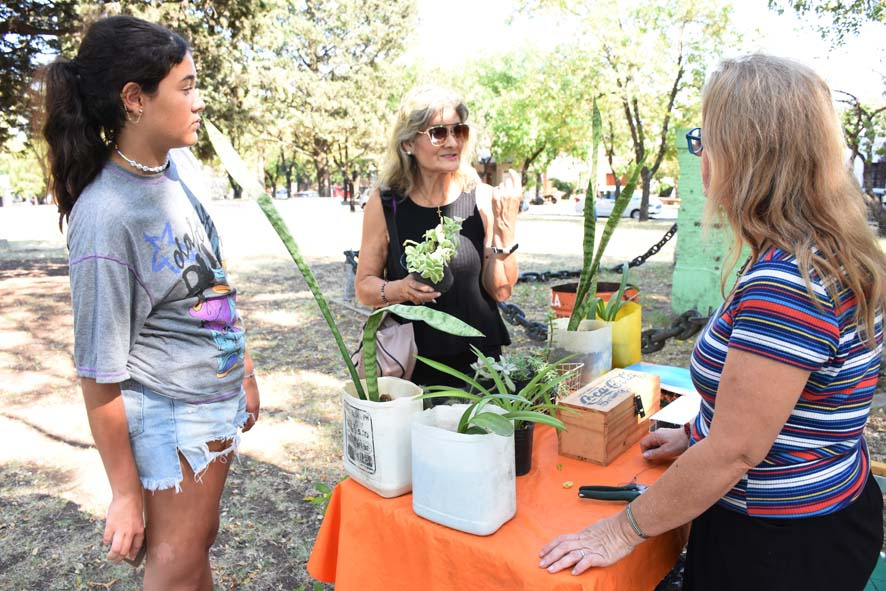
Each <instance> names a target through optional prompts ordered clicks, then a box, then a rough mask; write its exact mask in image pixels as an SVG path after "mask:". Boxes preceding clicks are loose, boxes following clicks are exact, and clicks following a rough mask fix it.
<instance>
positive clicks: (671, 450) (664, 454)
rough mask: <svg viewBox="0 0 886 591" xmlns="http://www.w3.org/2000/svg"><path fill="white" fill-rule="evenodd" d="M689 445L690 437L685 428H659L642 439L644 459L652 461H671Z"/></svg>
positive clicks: (641, 446) (641, 447)
mask: <svg viewBox="0 0 886 591" xmlns="http://www.w3.org/2000/svg"><path fill="white" fill-rule="evenodd" d="M688 447H689V437H687V436H686V432H685V431H683V429H657V430H655V431H653V432H652V433H650V434H649V435H647V436H646V437H644V438H643V439H641V440H640V449H641V450H643V459H644V460H649V461H650V462H669V461H671V460H673V459H676V458H677V457H678V456H679V455H680V454H682V453H683V452H684V451H686V449H687V448H688Z"/></svg>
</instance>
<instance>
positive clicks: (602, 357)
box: [551, 318, 612, 386]
mask: <svg viewBox="0 0 886 591" xmlns="http://www.w3.org/2000/svg"><path fill="white" fill-rule="evenodd" d="M553 326H554V334H553V335H552V338H551V358H552V359H562V358H563V357H566V356H567V355H575V356H574V357H573V358H572V359H570V360H569V361H570V362H571V363H584V367H583V368H582V371H581V385H582V386H583V385H585V384H589V383H591V382H592V381H594V380H596V379H597V378H599V377H600V376H602V375H603V374H605V373H606V372H608V371H609V370H611V369H612V324H611V323H609V322H603V321H602V320H582V321H581V323H579V325H578V330H574V331H569V330H566V327H568V326H569V319H568V318H557V319H556V320H554V325H553Z"/></svg>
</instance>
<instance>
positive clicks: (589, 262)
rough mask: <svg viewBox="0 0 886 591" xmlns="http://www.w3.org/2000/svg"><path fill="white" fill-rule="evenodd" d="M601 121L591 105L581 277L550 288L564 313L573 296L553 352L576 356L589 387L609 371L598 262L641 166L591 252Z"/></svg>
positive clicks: (631, 173) (608, 332) (557, 324)
mask: <svg viewBox="0 0 886 591" xmlns="http://www.w3.org/2000/svg"><path fill="white" fill-rule="evenodd" d="M602 129H603V124H602V117H601V116H600V110H599V109H598V108H597V102H596V101H594V105H593V116H592V150H591V176H590V180H589V181H588V188H587V193H586V194H587V197H586V199H585V204H584V240H583V249H582V251H583V261H582V268H581V277H580V278H579V281H578V284H574V283H573V284H567V285H555V286H554V287H553V288H552V296H551V297H552V304H557V307H558V308H560V310H564V309H565V306H563V302H564V301H566V300H567V299H568V298H567V295H566V294H567V293H568V292H574V294H575V295H574V303H573V304H572V309H571V312H570V313H569V317H568V319H567V318H557V319H556V320H554V322H553V331H552V332H553V334H552V337H551V338H552V348H553V350H554V353H555V354H556V355H560V356H563V355H568V354H575V355H576V356H577V359H576V360H577V361H580V362H582V363H584V368H583V370H582V378H581V381H582V383H583V384H584V383H588V382H590V381H591V380H593V379H594V378H596V377H598V376H600V375H603V374H604V373H606V372H607V371H609V370H610V369H611V368H612V328H611V326H610V325H608V324H607V323H605V322H601V321H598V320H596V304H595V298H596V296H597V280H598V277H597V275H598V272H599V270H600V261H601V259H602V258H603V253H604V252H605V250H606V246H607V245H608V244H609V240H610V238H612V234H613V233H614V232H615V228H616V226H617V225H618V223H619V222H620V221H621V216H622V214H623V213H624V210H625V208H626V207H627V205H628V202H629V201H630V200H631V195H632V194H633V192H634V188H635V187H636V186H637V181H638V179H639V176H640V169H641V167H642V164H643V163H642V162H639V163H636V164H634V165H633V166H631V167H630V169H629V170H628V173H627V183H626V184H625V187H624V189H623V190H622V191H621V193H620V194H619V196H618V198H616V200H615V204H614V206H613V208H612V212H611V213H610V215H609V218H608V219H607V221H606V226H605V227H604V229H603V234H602V236H601V237H600V242H599V244H598V245H597V248H596V250H595V249H594V241H595V238H596V230H597V215H596V212H595V210H594V198H593V196H594V195H596V182H597V153H598V152H599V149H600V142H601V138H602Z"/></svg>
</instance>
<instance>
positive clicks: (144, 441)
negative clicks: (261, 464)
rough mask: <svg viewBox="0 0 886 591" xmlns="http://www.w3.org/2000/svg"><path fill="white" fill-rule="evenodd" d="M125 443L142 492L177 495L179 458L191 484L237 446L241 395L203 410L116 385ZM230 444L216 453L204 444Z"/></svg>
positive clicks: (241, 420) (128, 384) (203, 406)
mask: <svg viewBox="0 0 886 591" xmlns="http://www.w3.org/2000/svg"><path fill="white" fill-rule="evenodd" d="M120 391H121V392H122V394H123V406H124V407H125V409H126V422H127V423H128V424H129V441H130V442H131V444H132V453H133V455H134V456H135V465H136V468H138V475H139V478H141V482H142V486H143V487H144V488H145V490H150V491H154V490H164V489H168V488H173V487H175V490H176V492H179V491H180V490H181V481H182V479H183V478H184V476H183V474H182V469H181V464H180V463H179V454H181V455H182V456H183V457H184V458H185V460H186V461H187V462H188V465H190V467H191V470H192V471H193V472H194V477H195V480H197V481H199V480H200V474H201V473H202V472H203V471H204V470H205V469H206V467H207V466H208V465H209V464H210V462H212V461H213V460H215V459H218V460H219V461H227V457H228V456H229V455H230V454H232V453H236V451H237V447H238V446H239V444H240V433H239V428H240V427H242V426H243V425H244V424H245V423H246V419H247V416H248V415H247V413H246V394H245V393H244V392H243V391H241V392H240V395H239V396H233V397H231V398H228V399H227V400H222V401H219V402H210V403H207V404H191V403H188V402H182V401H181V400H173V399H172V398H168V397H166V396H161V395H160V394H158V393H157V392H155V391H153V390H151V389H150V388H148V387H146V386H143V385H142V384H139V383H138V382H136V381H134V380H127V381H125V382H123V383H121V384H120ZM219 440H230V445H228V446H227V447H226V448H225V449H223V450H222V451H211V450H210V449H209V446H208V445H207V443H209V442H211V441H219Z"/></svg>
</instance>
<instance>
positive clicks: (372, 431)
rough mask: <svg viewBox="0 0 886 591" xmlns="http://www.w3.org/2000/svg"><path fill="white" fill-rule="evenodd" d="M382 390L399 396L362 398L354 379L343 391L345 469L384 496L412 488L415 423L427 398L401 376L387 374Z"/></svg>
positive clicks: (357, 479)
mask: <svg viewBox="0 0 886 591" xmlns="http://www.w3.org/2000/svg"><path fill="white" fill-rule="evenodd" d="M362 382H363V387H364V388H365V387H366V381H365V380H362ZM378 391H379V394H382V395H384V394H387V395H388V396H390V397H391V398H392V399H393V400H391V401H389V402H370V401H369V400H360V399H359V398H357V395H356V390H355V389H354V384H353V383H351V382H348V383H347V385H346V386H345V387H344V390H343V391H342V415H343V424H342V456H343V458H344V464H345V472H347V473H348V475H349V476H350V477H351V478H352V479H354V480H356V481H357V482H359V483H360V484H362V485H363V486H365V487H366V488H368V489H369V490H371V491H372V492H374V493H376V494H378V495H381V496H383V497H386V498H390V497H398V496H400V495H404V494H406V493H408V492H409V491H410V490H412V453H411V449H412V439H411V437H410V426H411V420H412V415H414V414H416V413H418V412H421V410H422V401H421V400H418V399H415V396H418V395H420V394H421V393H422V390H421V388H419V387H418V386H416V385H415V384H413V383H412V382H407V381H406V380H401V379H400V378H391V377H382V378H379V379H378Z"/></svg>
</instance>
